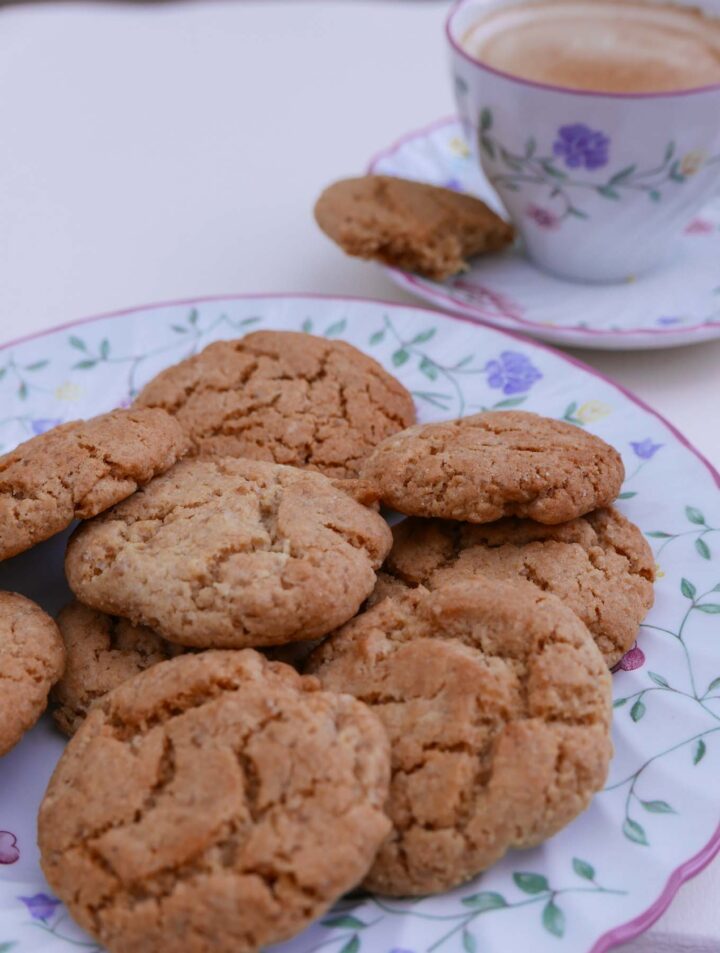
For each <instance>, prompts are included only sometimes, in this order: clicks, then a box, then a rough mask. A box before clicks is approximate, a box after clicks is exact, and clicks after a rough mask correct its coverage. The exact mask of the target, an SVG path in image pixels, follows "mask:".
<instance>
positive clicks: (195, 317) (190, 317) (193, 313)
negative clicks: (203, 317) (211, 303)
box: [188, 308, 199, 324]
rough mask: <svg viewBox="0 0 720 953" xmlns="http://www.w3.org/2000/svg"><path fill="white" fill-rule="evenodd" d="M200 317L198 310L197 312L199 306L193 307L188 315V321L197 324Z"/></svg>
mask: <svg viewBox="0 0 720 953" xmlns="http://www.w3.org/2000/svg"><path fill="white" fill-rule="evenodd" d="M198 317H199V315H198V312H197V308H193V309H192V311H191V312H190V314H189V315H188V322H189V323H190V324H197V323H198Z"/></svg>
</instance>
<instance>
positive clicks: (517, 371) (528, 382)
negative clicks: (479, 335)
mask: <svg viewBox="0 0 720 953" xmlns="http://www.w3.org/2000/svg"><path fill="white" fill-rule="evenodd" d="M485 371H486V373H487V376H488V384H489V385H490V386H491V387H494V388H500V389H502V392H503V394H507V395H508V396H509V395H511V394H522V393H524V392H525V391H527V390H530V388H531V387H532V386H533V384H534V383H535V382H536V381H539V380H540V378H541V377H542V374H541V373H540V371H539V370H538V369H537V368H536V367H535V365H534V364H533V363H532V361H530V359H529V358H527V357H525V355H524V354H519V353H518V352H517V351H503V352H502V354H501V355H500V357H499V358H498V360H495V361H488V362H487V364H486V365H485Z"/></svg>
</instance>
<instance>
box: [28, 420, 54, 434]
mask: <svg viewBox="0 0 720 953" xmlns="http://www.w3.org/2000/svg"><path fill="white" fill-rule="evenodd" d="M61 423H62V419H61V418H60V417H39V418H38V419H37V420H33V421H31V423H30V427H31V428H32V432H33V433H34V434H40V433H47V431H48V430H52V429H53V427H58V426H59V425H60V424H61Z"/></svg>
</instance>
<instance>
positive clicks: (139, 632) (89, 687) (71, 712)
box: [51, 602, 182, 735]
mask: <svg viewBox="0 0 720 953" xmlns="http://www.w3.org/2000/svg"><path fill="white" fill-rule="evenodd" d="M57 626H58V628H59V629H60V634H61V636H62V639H63V642H64V644H65V671H64V672H63V676H62V678H61V679H60V680H59V681H58V682H57V684H56V685H55V687H54V688H53V690H52V694H51V698H52V701H53V702H54V708H53V718H54V719H55V722H56V723H57V725H58V727H59V728H60V730H61V731H63V732H64V733H65V734H66V735H73V734H74V733H75V732H76V731H77V729H78V728H79V727H80V725H81V724H82V722H83V721H84V720H85V717H86V715H87V713H88V711H89V710H90V706H91V705H93V704H95V703H96V702H97V700H98V699H99V698H103V697H104V696H105V695H107V693H108V692H109V691H111V690H112V689H113V688H116V687H117V686H118V685H121V684H122V683H123V682H126V681H127V680H128V679H129V678H132V676H133V675H137V674H138V672H144V671H145V669H146V668H150V667H151V666H152V665H157V663H158V662H164V661H165V660H166V659H169V658H174V657H175V656H176V655H178V654H179V653H180V652H182V649H181V648H180V647H179V646H177V645H173V644H172V643H171V642H167V641H166V640H165V639H163V638H161V637H160V636H159V635H157V634H156V633H155V632H153V631H152V629H147V628H144V627H142V626H134V625H133V624H132V623H131V622H128V621H127V619H121V618H118V617H117V616H109V615H105V614H104V613H103V612H98V611H97V610H96V609H91V608H90V607H89V606H84V605H82V604H81V603H80V602H71V603H70V605H68V606H65V608H64V609H63V610H62V612H61V613H60V614H59V615H58V617H57Z"/></svg>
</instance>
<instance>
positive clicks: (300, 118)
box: [0, 0, 720, 953]
mask: <svg viewBox="0 0 720 953" xmlns="http://www.w3.org/2000/svg"><path fill="white" fill-rule="evenodd" d="M447 6H448V4H447V2H437V0H375V2H360V0H332V2H331V0H325V2H313V3H308V2H304V0H263V2H253V3H249V2H244V0H235V2H233V3H209V2H208V3H202V4H195V3H178V4H172V3H167V4H155V5H147V6H140V5H121V4H118V5H115V4H96V5H95V4H83V5H80V4H74V5H68V4H60V3H56V4H48V5H26V6H19V7H7V8H0V90H2V93H1V94H0V134H1V136H2V139H1V145H0V342H1V341H5V340H9V339H11V338H14V337H17V336H19V335H21V334H27V333H29V332H32V331H38V330H42V329H45V328H50V327H52V326H53V325H55V324H59V323H62V322H65V321H68V320H72V319H74V318H79V317H83V316H86V315H90V314H95V313H99V312H103V311H109V310H113V309H117V308H122V307H124V306H126V305H127V306H129V305H135V304H143V303H149V302H153V301H161V300H166V299H170V298H183V297H190V296H193V295H203V294H221V293H225V292H251V291H258V292H261V291H317V292H325V293H338V294H356V295H362V296H366V297H380V298H386V299H391V300H396V301H409V300H410V299H409V298H408V296H407V295H405V294H404V293H402V292H400V291H398V290H396V289H395V288H394V286H393V285H391V284H390V282H389V281H388V279H386V278H385V276H384V275H383V274H382V273H381V271H380V270H379V269H377V268H375V267H373V266H370V265H367V264H364V263H361V262H355V261H351V260H349V259H347V258H345V257H344V256H343V255H341V254H340V252H339V251H338V250H337V249H336V248H335V247H334V246H333V245H331V244H330V242H328V241H327V240H326V239H325V238H324V237H323V236H322V235H321V234H320V232H319V231H318V229H317V228H316V227H315V225H314V222H313V220H312V216H311V208H312V204H313V201H314V199H315V197H316V196H317V194H318V193H319V191H320V190H321V188H322V187H323V186H324V185H326V184H327V183H328V182H329V181H331V180H332V179H333V178H337V177H340V176H343V175H348V174H353V173H358V172H360V171H362V170H363V168H364V166H365V163H366V161H367V160H368V158H369V157H370V155H371V154H372V153H373V152H374V151H375V150H377V149H379V148H382V147H383V146H386V145H387V144H389V143H390V142H391V141H392V140H394V139H395V138H397V137H398V136H399V135H400V134H402V133H404V132H406V131H408V130H410V129H413V128H415V127H418V126H421V125H423V124H425V123H427V122H428V121H431V120H433V119H435V118H437V117H440V116H443V115H447V114H450V113H451V112H452V111H453V104H452V98H451V93H450V84H449V82H448V80H447V75H446V63H445V49H444V38H443V34H442V21H443V18H444V15H445V12H446V10H447ZM574 353H576V354H578V356H580V357H581V358H582V359H583V360H585V361H587V362H588V363H590V364H592V365H594V366H595V367H597V368H599V369H600V370H601V371H603V372H605V373H607V374H609V375H610V376H612V377H614V378H615V379H616V380H618V381H620V382H621V383H622V384H624V385H626V386H627V387H629V388H630V389H631V390H633V391H635V393H637V394H638V395H639V396H641V397H642V398H644V399H645V400H646V401H647V402H648V403H650V404H651V405H652V406H654V407H655V408H657V409H658V410H659V411H660V412H661V413H663V414H664V415H665V416H667V417H668V418H669V419H670V420H671V421H672V422H673V423H674V424H675V425H676V426H678V427H679V428H680V429H681V430H682V431H683V432H684V433H685V434H686V435H687V436H688V438H689V439H690V440H691V441H692V442H693V443H694V444H695V445H696V446H697V447H698V448H699V449H700V450H701V451H702V452H703V453H704V454H705V455H706V456H707V457H708V458H709V459H710V460H711V461H712V462H713V463H714V464H715V466H717V467H720V424H718V406H719V402H720V341H717V342H714V343H711V344H700V345H697V346H694V347H687V348H680V349H677V350H668V351H651V352H647V353H641V352H628V353H626V354H622V353H617V352H614V353H611V352H601V351H576V352H574ZM718 800H719V802H720V795H719V797H718ZM719 806H720V804H719ZM718 895H720V861H716V862H715V864H714V865H711V867H710V868H708V869H707V870H706V871H705V872H704V873H703V874H701V875H700V876H699V877H698V878H697V879H696V880H694V881H692V882H691V883H689V884H688V885H686V886H685V887H684V888H683V889H682V891H681V892H680V894H679V896H678V897H677V899H676V900H675V902H674V903H673V905H672V906H671V908H670V909H669V911H668V912H667V913H666V914H665V915H664V916H663V917H662V918H661V920H660V921H658V923H657V924H656V926H655V927H654V928H653V934H652V935H651V936H650V937H648V938H646V939H645V940H643V941H638V942H636V943H634V944H631V945H630V946H628V947H626V948H624V949H625V950H627V951H630V950H632V951H633V953H640V951H642V953H660V951H666V950H667V951H673V953H680V951H681V950H682V951H684V950H685V949H692V950H693V951H696V950H702V951H703V953H705V951H706V950H707V951H709V950H712V951H717V950H720V906H719V905H718V903H717V896H718ZM688 933H692V934H694V935H697V936H698V937H706V938H707V939H706V942H705V944H703V945H700V944H699V943H697V942H696V943H695V945H693V946H690V947H688V946H686V945H685V943H682V942H681V941H680V940H679V939H673V938H671V937H667V936H663V935H664V934H684V935H686V934H688Z"/></svg>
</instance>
